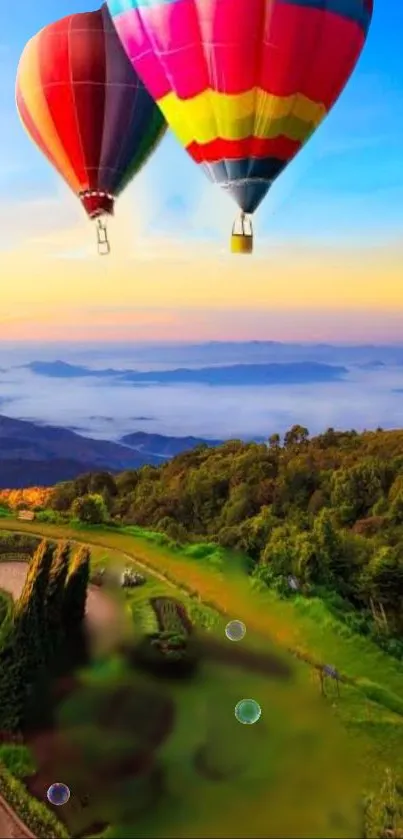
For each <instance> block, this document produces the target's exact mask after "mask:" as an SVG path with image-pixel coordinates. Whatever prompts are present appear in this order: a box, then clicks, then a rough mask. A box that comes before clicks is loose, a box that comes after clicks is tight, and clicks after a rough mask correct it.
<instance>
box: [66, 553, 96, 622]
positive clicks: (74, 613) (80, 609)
mask: <svg viewBox="0 0 403 839" xmlns="http://www.w3.org/2000/svg"><path fill="white" fill-rule="evenodd" d="M90 559H91V553H90V550H89V548H88V547H86V545H83V546H82V547H81V548H79V550H78V551H77V553H76V555H75V556H74V558H73V560H72V562H71V564H70V570H69V573H68V576H67V580H66V585H65V589H64V603H63V619H64V626H65V628H66V629H69V630H71V631H73V632H75V631H77V630H81V629H82V627H83V624H84V618H85V607H86V602H87V590H88V584H89V581H90Z"/></svg>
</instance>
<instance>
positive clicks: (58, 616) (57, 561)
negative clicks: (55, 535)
mask: <svg viewBox="0 0 403 839" xmlns="http://www.w3.org/2000/svg"><path fill="white" fill-rule="evenodd" d="M70 560H71V544H70V542H59V544H58V546H57V548H56V549H55V551H54V552H53V559H52V565H51V568H50V573H49V578H48V585H47V590H46V604H45V605H46V635H47V638H46V641H47V645H46V653H47V662H48V664H49V666H50V668H51V670H52V671H53V670H54V668H55V666H56V664H57V663H58V661H59V654H60V652H61V650H62V646H63V640H64V627H63V603H64V595H65V585H66V580H67V576H68V573H69V567H70Z"/></svg>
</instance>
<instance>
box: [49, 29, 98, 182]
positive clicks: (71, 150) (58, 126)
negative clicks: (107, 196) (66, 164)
mask: <svg viewBox="0 0 403 839" xmlns="http://www.w3.org/2000/svg"><path fill="white" fill-rule="evenodd" d="M69 24H70V18H64V19H63V20H61V21H58V22H57V23H54V24H52V25H51V26H48V27H47V28H46V29H44V30H43V31H42V32H41V33H40V35H39V37H38V44H37V50H38V54H39V62H40V63H39V68H40V77H41V81H42V86H43V95H44V97H45V100H46V103H47V106H48V110H49V113H50V116H51V119H52V121H53V124H54V127H55V132H56V134H57V135H58V137H59V139H60V142H61V144H62V146H63V148H64V150H65V152H66V155H67V157H68V159H69V161H70V163H71V167H72V169H73V170H74V172H75V174H76V176H77V179H78V180H79V182H80V184H81V185H82V188H83V189H86V188H88V187H89V181H88V176H87V171H86V167H85V161H84V155H83V149H82V146H81V142H80V135H79V130H78V124H77V117H76V111H75V102H74V94H73V87H72V83H71V67H70V55H69V39H68V26H69Z"/></svg>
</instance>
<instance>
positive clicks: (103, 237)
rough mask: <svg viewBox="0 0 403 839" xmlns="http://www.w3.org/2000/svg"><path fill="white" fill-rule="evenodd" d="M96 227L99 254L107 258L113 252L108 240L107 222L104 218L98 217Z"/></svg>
mask: <svg viewBox="0 0 403 839" xmlns="http://www.w3.org/2000/svg"><path fill="white" fill-rule="evenodd" d="M96 225H97V244H98V253H99V255H100V256H107V255H108V253H110V251H111V247H110V244H109V239H108V230H107V226H106V220H105V219H104V218H102V216H98V218H97V219H96Z"/></svg>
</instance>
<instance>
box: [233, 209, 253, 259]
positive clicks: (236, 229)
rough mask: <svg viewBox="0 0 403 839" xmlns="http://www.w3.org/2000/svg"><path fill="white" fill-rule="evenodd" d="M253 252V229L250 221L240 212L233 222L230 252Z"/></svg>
mask: <svg viewBox="0 0 403 839" xmlns="http://www.w3.org/2000/svg"><path fill="white" fill-rule="evenodd" d="M252 252H253V230H252V222H251V220H250V219H249V218H247V217H246V216H245V214H244V213H241V215H240V217H239V219H237V221H236V222H235V223H234V226H233V228H232V233H231V253H252Z"/></svg>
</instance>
